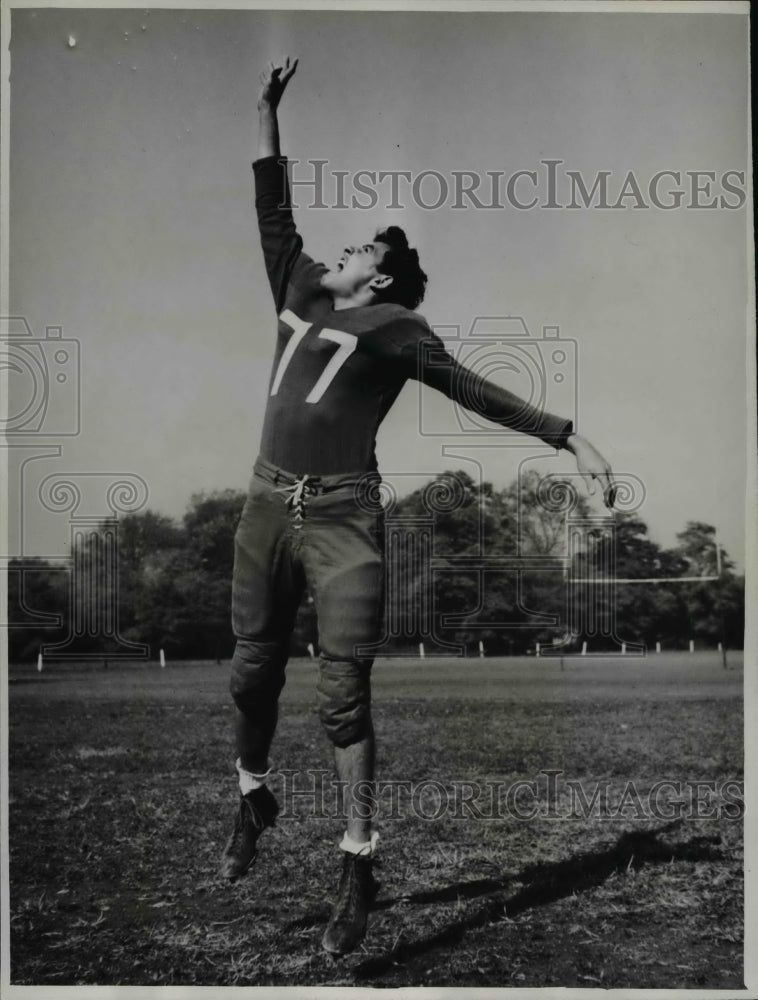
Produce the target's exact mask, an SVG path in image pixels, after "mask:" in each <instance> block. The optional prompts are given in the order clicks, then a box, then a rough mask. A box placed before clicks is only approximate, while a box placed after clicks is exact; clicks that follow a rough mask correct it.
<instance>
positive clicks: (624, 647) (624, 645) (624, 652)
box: [621, 642, 626, 656]
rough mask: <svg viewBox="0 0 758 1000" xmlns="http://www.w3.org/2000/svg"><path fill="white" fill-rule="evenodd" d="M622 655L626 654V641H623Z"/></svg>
mask: <svg viewBox="0 0 758 1000" xmlns="http://www.w3.org/2000/svg"><path fill="white" fill-rule="evenodd" d="M621 655H622V656H626V643H625V642H622V643H621Z"/></svg>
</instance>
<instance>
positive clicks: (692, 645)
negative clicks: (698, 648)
mask: <svg viewBox="0 0 758 1000" xmlns="http://www.w3.org/2000/svg"><path fill="white" fill-rule="evenodd" d="M690 652H691V653H694V652H695V640H694V639H690Z"/></svg>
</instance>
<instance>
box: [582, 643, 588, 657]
mask: <svg viewBox="0 0 758 1000" xmlns="http://www.w3.org/2000/svg"><path fill="white" fill-rule="evenodd" d="M586 655H587V641H586V640H585V641H584V642H583V643H582V656H586Z"/></svg>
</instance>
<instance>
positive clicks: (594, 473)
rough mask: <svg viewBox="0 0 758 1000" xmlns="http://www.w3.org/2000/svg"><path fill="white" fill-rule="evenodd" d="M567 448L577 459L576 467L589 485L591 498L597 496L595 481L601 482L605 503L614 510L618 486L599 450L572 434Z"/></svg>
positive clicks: (584, 439)
mask: <svg viewBox="0 0 758 1000" xmlns="http://www.w3.org/2000/svg"><path fill="white" fill-rule="evenodd" d="M566 447H567V448H568V450H569V451H570V452H571V454H572V455H573V456H574V458H575V459H576V467H577V469H578V471H579V472H580V474H581V476H582V478H583V479H584V481H585V482H586V484H587V490H588V492H589V494H590V496H594V495H595V480H599V482H600V485H601V486H602V488H603V503H604V504H605V506H606V507H607V508H608V509H609V510H612V509H613V504H614V501H615V499H616V486H615V485H614V482H613V473H612V471H611V467H610V465H609V463H608V462H607V461H606V460H605V459H604V458H603V456H602V455H601V454H600V452H599V451H598V450H597V448H595V447H594V446H593V445H591V444H590V443H589V441H587V439H586V438H583V437H580V435H579V434H572V435H571V436H570V437H569V439H568V441H567V442H566Z"/></svg>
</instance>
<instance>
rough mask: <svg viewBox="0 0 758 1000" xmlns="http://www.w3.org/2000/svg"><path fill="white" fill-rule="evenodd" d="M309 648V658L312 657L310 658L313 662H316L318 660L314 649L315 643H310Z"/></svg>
mask: <svg viewBox="0 0 758 1000" xmlns="http://www.w3.org/2000/svg"><path fill="white" fill-rule="evenodd" d="M307 648H308V656H310V658H311V659H312V660H315V659H316V650H315V649H314V648H313V643H312V642H309V643H308V647H307Z"/></svg>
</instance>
